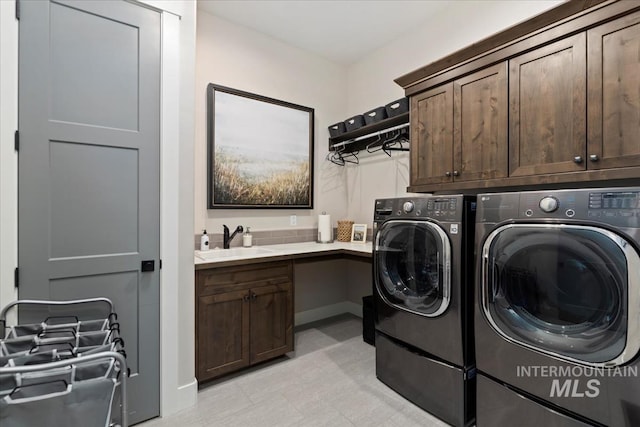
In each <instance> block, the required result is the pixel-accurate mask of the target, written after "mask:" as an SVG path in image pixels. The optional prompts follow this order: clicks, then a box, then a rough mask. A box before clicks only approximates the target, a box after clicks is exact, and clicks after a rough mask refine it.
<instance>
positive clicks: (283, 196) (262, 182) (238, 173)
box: [207, 83, 314, 209]
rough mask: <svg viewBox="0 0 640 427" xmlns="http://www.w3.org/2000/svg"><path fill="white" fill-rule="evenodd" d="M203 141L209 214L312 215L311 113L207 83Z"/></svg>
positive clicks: (297, 106)
mask: <svg viewBox="0 0 640 427" xmlns="http://www.w3.org/2000/svg"><path fill="white" fill-rule="evenodd" d="M207 140H208V141H207V142H208V144H207V208H208V209H260V208H269V209H274V208H276V209H277V208H282V209H313V150H314V109H313V108H310V107H304V106H302V105H297V104H292V103H290V102H286V101H281V100H278V99H273V98H268V97H266V96H261V95H257V94H254V93H250V92H244V91H241V90H237V89H232V88H229V87H225V86H220V85H216V84H213V83H210V84H209V85H208V86H207Z"/></svg>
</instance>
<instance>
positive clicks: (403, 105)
mask: <svg viewBox="0 0 640 427" xmlns="http://www.w3.org/2000/svg"><path fill="white" fill-rule="evenodd" d="M385 109H386V110H387V116H389V117H395V116H399V115H400V114H403V113H406V112H407V111H409V98H406V97H405V98H401V99H398V100H397V101H393V102H390V103H389V104H387V105H385Z"/></svg>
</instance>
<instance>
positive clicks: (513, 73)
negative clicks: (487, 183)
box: [509, 33, 587, 176]
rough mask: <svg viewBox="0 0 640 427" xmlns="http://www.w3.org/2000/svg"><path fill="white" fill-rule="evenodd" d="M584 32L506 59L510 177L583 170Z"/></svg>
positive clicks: (584, 132) (584, 122) (584, 111)
mask: <svg viewBox="0 0 640 427" xmlns="http://www.w3.org/2000/svg"><path fill="white" fill-rule="evenodd" d="M586 65H587V61H586V36H585V34H584V33H583V34H578V35H575V36H573V37H568V38H566V39H564V40H560V41H558V42H555V43H552V44H550V45H548V46H544V47H542V48H540V49H536V50H534V51H531V52H528V53H525V54H524V55H521V56H518V57H516V58H513V59H511V60H509V104H510V107H509V108H510V115H509V157H510V161H509V176H523V175H536V174H547V173H558V172H572V171H582V170H585V164H586V160H585V156H586V127H587V125H586V78H585V75H586Z"/></svg>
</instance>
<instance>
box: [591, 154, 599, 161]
mask: <svg viewBox="0 0 640 427" xmlns="http://www.w3.org/2000/svg"><path fill="white" fill-rule="evenodd" d="M589 160H591V161H592V162H597V161H598V160H600V157H598V155H597V154H592V155H590V156H589Z"/></svg>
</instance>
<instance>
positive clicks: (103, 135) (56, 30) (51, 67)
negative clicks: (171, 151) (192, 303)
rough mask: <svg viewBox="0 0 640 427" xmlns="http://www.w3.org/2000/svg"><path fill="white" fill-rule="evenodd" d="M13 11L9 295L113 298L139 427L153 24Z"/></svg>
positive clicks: (33, 7) (151, 333)
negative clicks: (16, 278) (15, 132)
mask: <svg viewBox="0 0 640 427" xmlns="http://www.w3.org/2000/svg"><path fill="white" fill-rule="evenodd" d="M20 6H21V19H20V30H19V31H20V34H19V131H20V151H19V156H18V159H19V160H18V162H19V164H18V170H19V172H18V173H19V186H18V192H19V202H18V210H19V212H18V214H19V221H18V222H19V223H18V239H19V252H18V260H19V268H20V279H21V286H20V288H19V296H20V298H37V299H76V298H85V297H96V296H105V297H108V298H110V299H112V300H113V302H114V309H115V310H116V312H117V313H118V315H119V320H120V324H121V331H122V335H123V338H124V341H125V343H126V351H127V355H128V359H127V360H128V364H129V367H130V368H131V371H132V372H131V374H132V378H131V380H130V381H129V386H130V387H129V394H128V395H129V402H128V403H129V408H130V409H131V413H130V421H131V422H132V423H135V422H139V421H143V420H145V419H148V418H151V417H154V416H157V415H158V414H159V355H158V354H159V331H158V323H159V271H157V270H156V271H153V272H148V273H141V272H140V264H141V261H142V260H155V261H156V265H157V264H158V263H159V230H160V227H159V206H160V205H159V182H160V180H159V176H160V175H159V148H160V146H159V141H160V140H159V135H160V106H159V99H160V97H159V90H160V15H159V14H158V13H157V12H155V11H152V10H150V9H147V8H145V7H141V6H139V5H136V4H134V3H129V2H124V1H122V2H112V1H108V2H107V1H104V2H103V1H86V2H84V1H75V2H66V1H51V2H45V1H38V2H27V1H25V2H21V3H20ZM31 315H33V314H32V313H31V314H29V316H31ZM83 316H91V313H83ZM21 320H27V313H21Z"/></svg>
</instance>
